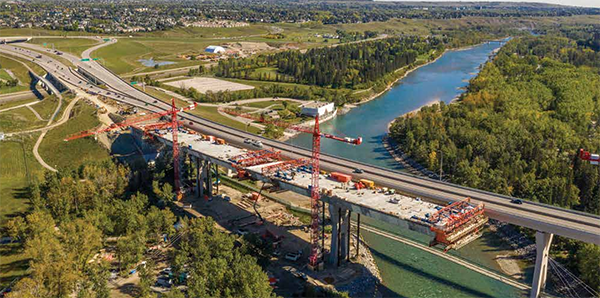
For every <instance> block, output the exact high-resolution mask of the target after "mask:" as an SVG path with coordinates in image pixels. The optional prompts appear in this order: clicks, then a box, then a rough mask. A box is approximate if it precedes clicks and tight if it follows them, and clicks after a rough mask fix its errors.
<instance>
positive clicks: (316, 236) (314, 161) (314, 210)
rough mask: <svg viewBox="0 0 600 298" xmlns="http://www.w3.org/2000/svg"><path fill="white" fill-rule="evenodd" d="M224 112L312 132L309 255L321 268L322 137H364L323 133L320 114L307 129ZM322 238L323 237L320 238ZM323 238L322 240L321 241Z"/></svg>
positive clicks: (356, 140) (352, 141)
mask: <svg viewBox="0 0 600 298" xmlns="http://www.w3.org/2000/svg"><path fill="white" fill-rule="evenodd" d="M222 111H223V112H225V113H227V114H230V115H234V116H238V117H243V118H247V119H251V120H255V121H258V122H262V123H267V124H273V125H275V126H279V127H282V128H284V129H292V130H295V131H299V132H304V133H310V134H312V155H311V167H312V171H311V185H310V206H311V226H310V227H311V229H310V244H311V254H310V257H309V259H308V260H309V264H310V266H311V268H314V269H317V268H319V264H320V261H321V260H322V257H323V241H324V238H322V237H323V236H324V235H322V231H323V230H322V222H321V219H320V218H319V209H320V207H321V206H322V205H321V204H322V202H321V200H320V198H321V195H320V189H319V174H320V172H321V171H320V160H321V138H328V139H332V140H336V141H340V142H344V143H348V144H352V145H360V144H361V143H362V138H361V137H357V138H348V137H345V138H343V137H338V136H335V135H332V134H328V133H323V132H321V129H320V127H319V114H318V113H317V115H316V116H315V124H314V126H313V129H312V130H310V129H307V128H305V127H302V126H296V125H291V124H289V123H287V122H284V121H274V120H268V119H266V118H265V117H264V116H262V115H261V116H260V117H256V116H254V115H251V114H247V113H241V112H239V111H236V110H233V109H223V110H222ZM320 238H321V239H320ZM319 240H321V242H319Z"/></svg>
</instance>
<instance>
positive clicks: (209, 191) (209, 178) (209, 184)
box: [205, 161, 213, 198]
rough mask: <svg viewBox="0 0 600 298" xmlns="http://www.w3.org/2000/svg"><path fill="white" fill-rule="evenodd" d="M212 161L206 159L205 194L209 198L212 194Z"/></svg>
mask: <svg viewBox="0 0 600 298" xmlns="http://www.w3.org/2000/svg"><path fill="white" fill-rule="evenodd" d="M211 168H212V163H211V162H209V161H206V167H205V171H206V195H207V196H208V197H209V198H210V197H212V195H213V183H212V169H211Z"/></svg>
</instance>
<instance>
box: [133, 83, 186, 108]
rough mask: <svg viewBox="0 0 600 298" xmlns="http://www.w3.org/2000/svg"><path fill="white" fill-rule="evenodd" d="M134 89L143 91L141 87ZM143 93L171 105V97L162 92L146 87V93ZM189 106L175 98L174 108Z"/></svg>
mask: <svg viewBox="0 0 600 298" xmlns="http://www.w3.org/2000/svg"><path fill="white" fill-rule="evenodd" d="M135 87H136V88H137V89H139V90H143V88H142V87H139V86H135ZM145 92H146V93H148V94H150V95H152V96H154V97H156V98H158V99H160V100H161V101H164V102H166V103H168V104H171V98H172V97H171V96H170V95H168V94H166V93H164V92H162V91H159V90H156V89H153V88H150V87H146V91H145ZM189 105H190V104H189V103H187V102H185V101H183V100H181V99H178V98H175V106H177V107H178V108H182V107H187V106H189Z"/></svg>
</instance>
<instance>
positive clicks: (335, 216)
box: [329, 204, 341, 266]
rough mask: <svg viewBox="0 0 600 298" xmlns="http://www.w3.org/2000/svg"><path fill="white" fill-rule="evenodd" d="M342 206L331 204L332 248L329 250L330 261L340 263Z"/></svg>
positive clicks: (332, 263) (334, 263)
mask: <svg viewBox="0 0 600 298" xmlns="http://www.w3.org/2000/svg"><path fill="white" fill-rule="evenodd" d="M340 212H341V208H339V207H338V206H336V205H335V204H329V218H330V219H331V249H330V250H329V263H330V264H331V265H334V266H337V265H338V256H339V244H338V243H339V239H340V238H339V222H340Z"/></svg>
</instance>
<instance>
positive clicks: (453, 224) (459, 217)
mask: <svg viewBox="0 0 600 298" xmlns="http://www.w3.org/2000/svg"><path fill="white" fill-rule="evenodd" d="M483 212H484V205H483V204H479V205H476V206H475V205H473V204H471V198H466V199H464V200H462V201H457V202H454V203H452V204H450V205H448V206H446V207H444V208H442V209H440V210H438V211H437V212H436V213H434V214H433V215H432V216H431V217H430V218H429V220H430V222H431V223H432V224H433V225H432V226H431V230H432V231H434V232H435V234H436V236H435V240H434V242H435V243H442V244H445V245H451V244H453V243H454V242H455V241H454V240H450V239H449V236H450V235H451V234H452V233H454V232H456V231H458V230H460V229H461V228H462V227H463V226H464V225H465V224H467V223H469V222H470V221H472V220H473V219H476V218H477V217H478V216H479V215H483ZM474 232H477V229H475V230H474Z"/></svg>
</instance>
